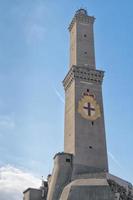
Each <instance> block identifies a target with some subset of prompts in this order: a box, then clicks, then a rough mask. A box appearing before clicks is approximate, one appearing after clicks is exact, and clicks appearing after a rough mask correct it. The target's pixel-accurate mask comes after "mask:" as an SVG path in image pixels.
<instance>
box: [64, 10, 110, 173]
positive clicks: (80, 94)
mask: <svg viewBox="0 0 133 200" xmlns="http://www.w3.org/2000/svg"><path fill="white" fill-rule="evenodd" d="M94 20H95V18H94V17H91V16H88V15H87V11H86V10H83V9H80V10H78V11H77V12H76V14H75V16H74V18H73V19H72V22H71V24H70V26H69V31H70V70H69V72H68V74H67V76H66V77H65V79H64V81H63V84H64V88H65V141H64V144H65V147H64V151H65V152H66V153H71V154H73V165H74V173H75V174H78V173H81V172H101V171H102V172H107V171H108V162H107V150H106V138H105V127H104V112H103V100H102V80H103V76H104V72H103V71H100V70H96V66H95V52H94V34H93V23H94ZM99 156H100V159H99Z"/></svg>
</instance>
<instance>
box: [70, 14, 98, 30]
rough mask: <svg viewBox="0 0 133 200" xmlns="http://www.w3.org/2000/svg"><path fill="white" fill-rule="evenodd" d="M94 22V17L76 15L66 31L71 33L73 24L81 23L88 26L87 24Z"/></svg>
mask: <svg viewBox="0 0 133 200" xmlns="http://www.w3.org/2000/svg"><path fill="white" fill-rule="evenodd" d="M94 21H95V17H94V16H88V15H87V14H82V13H76V14H75V15H74V17H73V19H72V21H71V23H70V25H69V27H68V30H69V31H71V29H72V27H73V25H74V23H75V22H81V23H84V24H89V23H91V24H93V23H94Z"/></svg>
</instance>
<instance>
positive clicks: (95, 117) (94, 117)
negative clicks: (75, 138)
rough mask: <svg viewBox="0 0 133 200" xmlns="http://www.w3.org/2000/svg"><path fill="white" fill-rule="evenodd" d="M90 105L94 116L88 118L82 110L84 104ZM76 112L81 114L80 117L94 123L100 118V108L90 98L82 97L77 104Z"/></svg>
mask: <svg viewBox="0 0 133 200" xmlns="http://www.w3.org/2000/svg"><path fill="white" fill-rule="evenodd" d="M88 102H89V103H91V104H92V105H93V106H94V108H95V114H94V115H93V116H88V115H86V114H85V112H84V110H83V106H84V104H85V103H88ZM78 112H79V113H80V114H81V116H82V117H83V118H85V119H87V120H91V121H95V120H96V119H97V118H99V117H100V116H101V112H100V106H99V105H98V104H97V102H96V100H95V99H94V97H92V96H84V97H83V98H82V99H81V100H80V101H79V104H78Z"/></svg>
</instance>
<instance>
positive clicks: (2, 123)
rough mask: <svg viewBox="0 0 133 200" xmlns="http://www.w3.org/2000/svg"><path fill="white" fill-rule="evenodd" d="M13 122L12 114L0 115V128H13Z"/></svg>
mask: <svg viewBox="0 0 133 200" xmlns="http://www.w3.org/2000/svg"><path fill="white" fill-rule="evenodd" d="M14 128H15V122H14V120H13V118H12V116H7V115H0V129H14Z"/></svg>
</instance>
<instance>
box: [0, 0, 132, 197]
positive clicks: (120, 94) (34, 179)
mask: <svg viewBox="0 0 133 200" xmlns="http://www.w3.org/2000/svg"><path fill="white" fill-rule="evenodd" d="M83 2H84V3H83ZM80 7H83V8H86V9H87V10H88V13H89V14H90V15H94V16H95V17H96V22H95V50H96V63H97V69H102V70H105V71H106V73H105V79H104V83H103V95H104V110H105V122H106V134H107V145H108V152H109V153H108V155H109V166H110V172H111V173H113V174H115V175H117V176H119V177H121V178H123V179H126V180H128V181H130V182H133V156H132V155H133V107H132V105H133V78H132V77H133V1H132V0H122V1H121V0H117V1H116V0H111V1H107V0H100V1H99V0H84V1H83V0H72V1H68V0H56V1H54V0H23V1H21V0H0V200H7V199H9V196H10V197H12V199H11V200H21V199H22V191H23V190H24V189H26V188H27V187H28V186H34V187H35V186H36V187H39V186H40V179H41V176H42V175H43V176H44V177H46V176H47V174H49V173H50V172H51V170H52V164H53V160H52V158H53V156H54V154H55V153H57V152H59V151H63V135H64V91H63V86H62V80H63V78H64V77H65V75H66V73H67V71H68V63H69V33H68V30H67V28H68V25H69V23H70V21H71V19H72V17H73V15H74V13H75V11H76V10H77V9H79V8H80ZM12 180H14V181H12ZM26 183H27V184H26Z"/></svg>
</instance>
